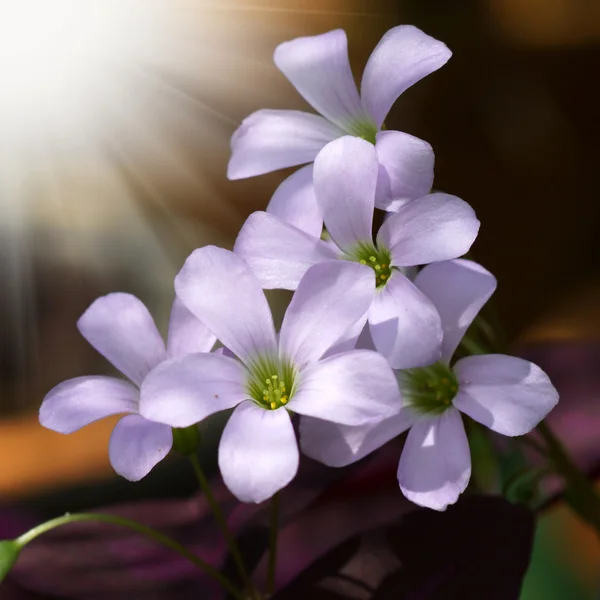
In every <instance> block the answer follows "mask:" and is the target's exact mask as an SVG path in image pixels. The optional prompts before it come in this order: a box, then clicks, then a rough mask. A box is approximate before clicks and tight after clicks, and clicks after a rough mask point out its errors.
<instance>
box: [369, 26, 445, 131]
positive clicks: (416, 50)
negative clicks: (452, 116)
mask: <svg viewBox="0 0 600 600" xmlns="http://www.w3.org/2000/svg"><path fill="white" fill-rule="evenodd" d="M450 56H452V52H450V50H449V49H448V47H447V46H446V45H445V44H444V43H442V42H440V41H438V40H436V39H434V38H432V37H430V36H428V35H427V34H425V33H423V32H422V31H421V30H420V29H417V28H416V27H413V26H412V25H400V26H399V27H394V28H393V29H390V30H389V31H388V32H387V33H386V34H385V35H384V36H383V37H382V38H381V41H380V42H379V44H377V47H376V48H375V50H373V54H371V56H370V57H369V60H368V62H367V65H366V67H365V70H364V73H363V77H362V82H361V90H360V95H361V96H362V101H363V105H364V107H365V109H366V110H367V111H368V113H369V114H370V115H371V116H372V117H373V119H374V120H375V123H376V124H377V126H378V127H381V125H382V123H383V121H384V120H385V117H386V116H387V114H388V112H389V111H390V108H392V105H393V104H394V102H395V101H396V99H397V98H398V96H400V94H402V92H404V91H405V90H407V89H408V88H409V87H410V86H411V85H413V84H415V83H417V81H419V80H421V79H423V77H426V76H427V75H429V74H430V73H433V72H434V71H437V70H438V69H439V68H440V67H442V66H443V65H445V64H446V63H447V62H448V60H449V58H450Z"/></svg>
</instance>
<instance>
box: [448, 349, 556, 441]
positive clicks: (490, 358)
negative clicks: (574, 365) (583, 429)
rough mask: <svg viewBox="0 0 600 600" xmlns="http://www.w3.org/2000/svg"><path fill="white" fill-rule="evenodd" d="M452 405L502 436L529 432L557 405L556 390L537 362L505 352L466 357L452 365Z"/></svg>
mask: <svg viewBox="0 0 600 600" xmlns="http://www.w3.org/2000/svg"><path fill="white" fill-rule="evenodd" d="M454 372H455V373H456V376H457V378H458V385H459V391H458V394H457V395H456V397H455V398H454V401H453V403H454V406H456V408H458V409H459V410H461V411H462V412H464V413H466V414H467V415H469V416H470V417H471V418H472V419H474V420H475V421H478V422H479V423H481V424H483V425H485V426H486V427H489V428H490V429H492V430H493V431H497V432H498V433H501V434H503V435H510V436H515V435H524V434H525V433H529V432H530V431H531V430H532V429H533V428H534V427H535V426H536V425H537V424H538V423H539V422H540V421H541V420H542V419H544V418H545V417H546V415H547V414H548V413H549V412H550V411H551V410H552V409H553V408H554V407H555V406H556V404H557V402H558V392H557V391H556V389H555V388H554V386H553V385H552V382H551V381H550V378H549V377H548V375H546V373H544V371H542V370H541V369H540V368H539V367H538V366H537V365H534V364H533V363H531V362H529V361H527V360H523V359H521V358H516V357H514V356H506V355H504V354H485V355H480V356H468V357H467V358H463V359H461V360H459V361H458V362H457V363H456V365H455V366H454Z"/></svg>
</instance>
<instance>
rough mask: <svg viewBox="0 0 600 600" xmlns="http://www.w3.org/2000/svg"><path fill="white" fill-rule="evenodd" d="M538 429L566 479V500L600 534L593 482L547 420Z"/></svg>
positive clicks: (599, 501)
mask: <svg viewBox="0 0 600 600" xmlns="http://www.w3.org/2000/svg"><path fill="white" fill-rule="evenodd" d="M537 430H538V433H539V434H540V435H541V436H542V438H543V439H544V441H545V442H546V445H547V447H548V454H549V457H550V460H551V461H552V462H553V463H554V467H555V468H556V470H557V471H558V472H559V473H560V474H561V475H562V476H563V477H564V479H565V483H566V490H565V500H566V501H567V503H568V504H569V506H570V507H571V508H572V509H573V510H574V511H575V512H576V513H577V514H578V515H579V516H580V517H581V518H582V519H584V520H585V521H587V523H589V524H590V525H592V526H593V527H594V528H595V529H596V531H597V532H598V533H599V534H600V497H599V496H598V494H597V493H596V491H595V490H594V485H593V482H591V481H590V480H589V478H588V477H587V476H586V475H585V473H583V472H582V471H581V470H580V469H579V467H577V465H576V464H575V463H574V462H573V459H572V458H571V457H570V456H569V453H568V452H567V450H566V449H565V447H564V446H563V444H562V442H561V441H560V440H559V439H558V438H557V437H556V435H555V434H554V432H553V431H552V430H551V429H550V427H549V426H548V424H547V423H546V422H544V421H542V422H541V423H540V424H539V425H538V426H537Z"/></svg>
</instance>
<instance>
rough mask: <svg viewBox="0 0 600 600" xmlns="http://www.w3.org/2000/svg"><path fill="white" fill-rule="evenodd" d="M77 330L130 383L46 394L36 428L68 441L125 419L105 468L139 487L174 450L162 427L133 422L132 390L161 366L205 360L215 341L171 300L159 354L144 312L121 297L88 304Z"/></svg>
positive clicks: (88, 379) (68, 384) (73, 385)
mask: <svg viewBox="0 0 600 600" xmlns="http://www.w3.org/2000/svg"><path fill="white" fill-rule="evenodd" d="M77 327H78V328H79V331H80V332H81V334H82V335H83V337H85V339H86V340H87V341H88V342H89V343H90V344H91V345H92V346H93V347H94V348H95V349H96V350H97V351H98V352H99V353H100V354H102V355H103V356H104V357H105V358H106V359H107V360H108V361H109V362H111V363H112V364H113V365H114V366H115V367H116V368H117V369H118V370H119V371H120V372H121V373H123V375H125V377H127V378H128V379H129V381H125V380H123V379H118V378H116V377H105V376H102V375H96V376H85V377H76V378H74V379H69V380H68V381H64V382H62V383H60V384H58V385H57V386H56V387H55V388H53V389H52V390H50V392H48V394H46V397H45V398H44V401H43V403H42V406H41V408H40V423H41V424H42V425H43V426H44V427H47V428H48V429H52V430H53V431H57V432H59V433H73V432H74V431H77V430H78V429H80V428H81V427H83V426H85V425H88V424H90V423H92V422H94V421H97V420H98V419H102V418H104V417H108V416H109V415H116V414H123V413H124V414H125V415H126V416H124V417H123V418H122V419H120V420H119V421H118V423H117V424H116V425H115V428H114V429H113V432H112V435H111V437H110V443H109V449H108V451H109V457H110V462H111V464H112V466H113V468H114V469H115V471H116V472H117V473H119V475H122V476H123V477H125V478H126V479H129V480H130V481H138V480H139V479H141V478H142V477H145V476H146V475H147V474H148V473H149V472H150V470H151V469H152V468H153V467H154V466H155V465H156V464H157V463H158V462H159V461H161V460H162V459H163V458H164V457H165V456H166V455H167V454H168V453H169V451H170V449H171V446H172V444H173V436H172V431H171V427H170V426H169V425H165V424H163V423H158V422H155V421H151V420H148V419H145V418H144V417H142V416H141V415H140V414H139V400H140V391H139V387H140V386H141V385H142V383H143V381H144V379H145V378H146V376H147V375H148V373H149V372H150V371H151V370H152V369H153V368H154V367H156V366H157V365H159V364H160V363H162V362H163V361H165V360H167V359H169V358H173V357H176V356H183V355H185V354H187V353H189V352H209V351H210V349H211V348H212V347H213V346H214V344H215V341H216V338H215V336H214V335H213V334H212V333H211V332H210V331H208V329H206V327H204V326H203V325H202V323H200V322H199V321H198V320H197V319H196V318H195V317H194V316H193V315H192V314H191V313H190V312H189V311H188V310H187V308H186V307H185V306H184V305H183V304H182V303H181V301H180V300H178V299H177V298H176V299H175V301H174V302H173V307H172V309H171V318H170V323H169V334H168V340H167V346H166V348H165V344H164V342H163V340H162V337H161V335H160V333H159V332H158V330H157V328H156V325H155V323H154V320H153V319H152V317H151V315H150V313H149V312H148V309H147V308H146V307H145V306H144V304H143V303H142V302H141V301H140V300H138V298H136V297H135V296H132V295H131V294H123V293H114V294H108V295H107V296H102V297H101V298H98V299H97V300H95V301H94V302H93V303H92V305H91V306H90V307H89V308H88V309H87V310H86V312H85V313H84V314H83V315H82V316H81V318H80V319H79V321H78V322H77ZM216 404H218V403H216ZM215 409H216V410H219V408H217V406H215ZM216 410H215V411H213V412H216Z"/></svg>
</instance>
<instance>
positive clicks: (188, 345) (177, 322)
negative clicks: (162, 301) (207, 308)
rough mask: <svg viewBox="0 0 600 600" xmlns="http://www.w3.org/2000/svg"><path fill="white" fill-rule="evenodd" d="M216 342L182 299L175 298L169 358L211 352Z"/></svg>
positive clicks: (170, 330) (168, 348)
mask: <svg viewBox="0 0 600 600" xmlns="http://www.w3.org/2000/svg"><path fill="white" fill-rule="evenodd" d="M216 341H217V338H216V336H215V335H214V334H213V333H212V332H211V331H210V330H209V329H208V328H207V327H206V326H205V325H204V324H202V323H201V322H200V321H198V319H196V317H195V316H194V315H193V314H192V313H191V312H190V311H189V310H188V309H187V307H186V306H185V304H184V303H183V302H182V301H181V299H180V298H178V297H177V296H175V301H174V302H173V307H172V308H171V319H170V321H169V338H168V340H167V353H168V356H169V358H174V357H176V356H184V355H185V354H194V353H196V352H210V351H211V349H212V347H213V346H214V345H215V342H216Z"/></svg>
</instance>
